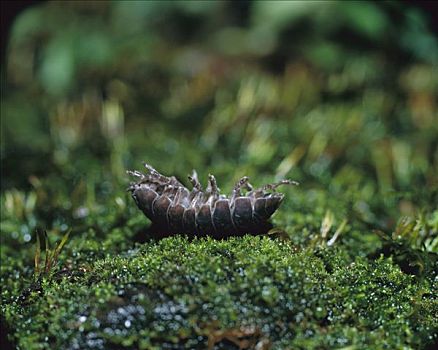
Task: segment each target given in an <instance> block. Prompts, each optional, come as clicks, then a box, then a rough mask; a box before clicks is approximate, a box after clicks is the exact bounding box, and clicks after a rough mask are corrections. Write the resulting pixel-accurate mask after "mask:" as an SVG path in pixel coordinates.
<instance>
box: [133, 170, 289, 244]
mask: <svg viewBox="0 0 438 350" xmlns="http://www.w3.org/2000/svg"><path fill="white" fill-rule="evenodd" d="M145 167H146V169H147V170H148V173H147V174H143V173H141V172H139V171H128V174H130V175H132V176H135V177H136V178H138V181H137V182H134V183H131V185H130V187H129V188H128V190H129V191H131V194H132V197H133V198H134V200H135V202H136V203H137V206H138V207H139V209H141V210H142V211H143V213H144V214H145V215H146V216H147V217H148V218H149V219H150V220H151V221H152V223H153V224H155V226H156V227H158V228H160V229H161V230H162V232H165V233H167V234H173V233H185V234H189V235H192V236H193V235H194V236H204V235H211V236H213V237H216V238H223V237H227V236H231V235H241V234H244V233H260V232H262V231H263V230H264V229H265V228H266V227H267V226H268V225H269V224H268V220H269V218H270V217H271V215H272V214H273V213H274V212H275V211H276V210H277V209H278V207H279V206H280V204H281V202H282V200H283V197H284V195H283V194H282V193H279V192H276V189H277V187H278V186H280V185H285V184H297V183H296V182H294V181H290V180H282V181H280V182H278V183H273V184H268V185H265V186H263V187H261V188H258V189H253V188H252V186H251V185H250V183H249V181H248V177H243V178H241V179H240V180H239V181H238V182H237V183H236V185H235V186H234V189H233V192H232V194H231V196H230V198H228V197H227V196H224V195H221V194H220V193H219V189H218V187H217V184H216V179H215V177H214V176H213V175H209V180H208V186H207V188H206V189H205V190H203V189H202V186H201V184H200V182H199V180H198V176H197V174H196V171H193V173H192V175H191V176H189V180H190V182H191V183H192V184H193V189H192V190H191V191H190V190H188V189H187V188H186V187H184V185H183V184H182V183H180V182H179V181H178V180H177V179H176V178H175V177H174V176H171V177H167V176H164V175H162V174H160V173H159V172H158V171H156V170H155V169H154V168H153V167H151V166H150V165H148V164H145ZM242 189H246V190H247V191H248V192H247V193H246V194H245V195H243V194H242Z"/></svg>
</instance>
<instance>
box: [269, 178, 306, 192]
mask: <svg viewBox="0 0 438 350" xmlns="http://www.w3.org/2000/svg"><path fill="white" fill-rule="evenodd" d="M281 185H295V186H297V185H298V182H296V181H292V180H281V181H279V182H275V183H273V184H266V185H264V186H263V187H262V189H263V191H275V190H276V189H277V187H278V186H281Z"/></svg>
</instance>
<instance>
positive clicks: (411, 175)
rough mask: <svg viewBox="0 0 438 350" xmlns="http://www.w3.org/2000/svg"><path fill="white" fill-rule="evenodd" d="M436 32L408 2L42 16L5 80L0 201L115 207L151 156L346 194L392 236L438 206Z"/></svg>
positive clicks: (230, 176) (172, 169)
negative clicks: (5, 197) (18, 195)
mask: <svg viewBox="0 0 438 350" xmlns="http://www.w3.org/2000/svg"><path fill="white" fill-rule="evenodd" d="M429 24H430V23H428V17H427V14H426V13H425V12H424V11H421V9H419V8H415V7H412V6H408V4H406V3H400V2H329V1H323V2H312V1H310V2H308V1H292V2H286V1H279V2H246V1H243V2H231V1H229V2H227V1H226V2H207V1H205V2H201V1H199V2H165V1H163V2H161V1H157V2H154V1H148V2H135V1H128V2H124V1H121V2H102V1H90V2H89V1H87V2H82V1H74V2H48V3H39V4H35V5H33V6H31V7H29V8H27V9H26V10H25V11H23V12H22V13H20V15H19V16H18V18H17V19H16V21H15V22H14V23H13V26H12V28H11V32H10V38H9V42H8V47H7V56H6V65H5V67H3V70H4V74H3V79H4V81H3V83H4V84H3V86H4V88H3V91H2V93H3V96H2V120H1V123H2V125H1V126H2V128H1V162H2V182H1V189H2V193H3V192H4V191H10V190H11V189H19V190H24V191H29V190H33V191H35V190H37V188H38V186H42V187H44V183H46V184H50V186H47V187H50V188H51V190H53V194H51V195H49V196H46V197H48V198H45V199H44V198H42V196H39V197H38V198H37V201H38V203H37V207H40V208H41V207H44V205H45V204H46V205H47V206H48V207H49V208H51V209H54V208H56V207H59V206H61V207H64V208H63V209H66V210H67V212H74V210H76V209H78V208H79V207H81V206H83V205H84V203H85V198H86V196H87V195H86V194H85V192H86V191H87V190H81V189H80V188H78V187H81V186H84V183H87V184H88V185H87V186H88V191H92V192H93V193H94V194H95V196H96V197H97V198H96V200H97V201H101V199H102V200H103V201H104V200H105V195H106V194H107V193H109V192H113V193H119V192H122V191H123V189H124V188H123V186H124V185H121V184H125V183H126V182H127V180H126V179H125V172H124V171H125V169H131V168H138V167H140V166H141V165H140V161H141V160H145V161H147V162H149V163H151V164H153V165H154V166H155V167H156V168H157V169H158V170H160V171H162V172H164V173H165V174H175V175H177V176H178V177H179V178H182V179H185V176H186V174H187V173H189V172H190V171H191V169H192V168H198V171H200V173H201V176H203V177H204V178H205V176H206V174H207V173H208V172H211V173H214V174H215V175H216V176H217V177H218V180H219V182H220V184H222V186H223V188H222V189H223V191H225V192H227V191H229V189H230V186H231V183H232V182H233V181H235V180H236V179H237V178H238V177H239V176H242V175H244V174H246V175H248V176H250V177H251V178H252V179H253V182H255V183H256V184H261V183H262V182H263V181H264V180H265V178H268V179H270V180H272V179H273V178H274V177H275V178H282V177H290V178H293V179H296V180H298V181H300V182H301V183H302V187H301V188H300V191H307V190H311V189H323V190H324V191H329V193H331V194H332V195H333V196H338V195H340V194H342V195H345V193H346V192H348V191H351V192H352V193H353V192H354V194H352V195H353V196H355V199H354V201H355V203H356V207H357V208H356V209H357V211H358V212H359V214H360V215H361V216H362V217H364V218H365V219H366V220H368V221H371V222H372V223H373V224H377V226H379V227H383V228H387V227H391V225H393V223H394V222H393V221H394V220H395V219H397V218H398V216H399V215H405V214H406V215H411V214H414V213H415V212H417V211H418V210H420V209H421V208H424V207H428V206H431V205H433V204H434V203H435V204H436V203H437V182H438V180H437V179H438V177H437V176H436V172H437V163H438V152H437V146H438V137H437V136H438V123H437V115H438V113H437V99H436V97H437V95H438V93H437V92H438V72H437V61H438V44H437V38H436V35H434V33H433V32H431V31H430V30H429V29H428V28H429ZM90 183H91V184H90ZM87 186H85V187H87ZM58 187H59V188H58ZM60 193H65V194H67V195H68V197H69V198H70V199H71V203H65V201H64V202H62V201H61V202H62V203H57V202H56V198H53V197H56V196H57V195H60ZM43 197H44V196H43ZM88 200H89V201H90V199H88ZM45 201H46V202H47V201H51V203H46V202H45ZM91 201H92V200H91ZM49 211H50V210H49ZM46 214H47V215H43V216H42V217H41V218H42V219H44V220H46V223H45V225H46V226H52V225H55V222H54V220H53V218H48V217H47V216H50V213H46ZM52 214H53V211H52ZM66 218H67V217H66V216H65V215H64V216H62V217H61V218H59V220H61V221H63V220H64V221H65V220H67V219H66ZM67 221H68V220H67Z"/></svg>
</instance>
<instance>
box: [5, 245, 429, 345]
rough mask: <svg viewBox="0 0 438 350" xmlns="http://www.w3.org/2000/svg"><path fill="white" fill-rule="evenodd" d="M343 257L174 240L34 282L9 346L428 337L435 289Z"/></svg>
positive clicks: (381, 262) (388, 268)
mask: <svg viewBox="0 0 438 350" xmlns="http://www.w3.org/2000/svg"><path fill="white" fill-rule="evenodd" d="M349 260H350V259H349V258H348V257H347V255H346V254H345V252H344V251H343V250H342V249H336V250H333V249H331V248H320V249H319V250H318V251H317V252H315V251H313V250H311V249H304V250H301V251H298V250H297V249H296V247H295V246H294V245H292V244H291V243H287V242H281V241H278V240H272V239H269V238H265V237H252V236H245V237H242V238H231V239H229V240H227V241H215V240H212V239H196V240H193V241H190V240H188V239H187V238H184V237H181V236H177V237H172V238H167V239H163V240H161V241H159V242H151V243H147V244H144V245H142V246H138V247H137V248H136V249H134V250H132V251H130V252H128V253H127V254H122V255H121V256H115V257H112V256H107V257H105V258H102V259H97V260H96V261H94V262H93V263H91V264H89V265H88V267H87V269H86V270H85V269H84V270H83V272H82V273H81V274H80V275H79V274H78V273H77V272H76V273H75V272H70V273H68V274H67V276H64V277H63V276H60V277H59V279H57V280H51V281H42V285H41V288H42V291H43V292H42V295H38V296H36V295H29V296H28V297H27V298H26V300H25V301H12V302H10V303H8V304H7V306H5V308H4V311H5V316H6V320H7V322H8V323H10V324H17V329H16V331H15V334H16V336H15V341H16V343H17V344H18V345H19V346H20V347H21V348H28V349H39V348H45V347H49V346H51V347H55V348H84V347H93V346H95V347H96V348H102V349H103V348H112V347H117V348H131V347H135V348H137V347H143V348H157V349H159V348H163V347H166V348H178V347H180V346H182V344H184V346H185V347H187V348H199V349H202V348H205V347H206V346H207V345H206V344H207V342H208V339H209V337H211V334H212V332H213V331H220V330H222V331H224V330H231V329H241V328H242V327H247V328H248V329H249V328H250V329H256V330H257V332H255V331H254V332H253V333H250V336H249V338H251V337H253V338H254V340H256V341H261V340H262V339H269V341H270V342H271V343H272V345H273V346H274V347H293V348H306V349H307V348H321V347H325V348H333V347H345V346H355V348H367V347H374V346H376V344H381V345H380V346H381V347H382V348H384V347H389V348H399V347H407V348H418V347H422V346H424V345H425V344H427V343H428V342H431V341H432V339H429V337H430V336H433V332H436V326H437V324H436V319H434V316H433V310H436V308H437V301H436V299H434V298H432V297H431V296H432V295H435V294H436V286H431V285H429V284H428V283H426V282H419V281H417V280H416V279H415V277H414V276H408V275H405V274H403V273H402V272H401V271H400V269H399V268H398V266H397V265H395V264H394V263H393V262H392V261H391V259H385V258H380V259H378V260H376V261H374V262H369V261H367V260H366V259H363V258H357V259H354V260H353V261H349ZM327 266H329V268H328V267H327ZM10 278H12V277H10ZM5 282H6V283H8V282H9V280H6V281H5ZM8 285H10V284H8ZM4 297H5V298H7V295H5V296H4ZM23 303H24V304H25V306H23V305H24V304H23ZM419 321H420V322H419ZM42 330H44V331H43V332H42ZM435 336H436V333H435ZM382 339H385V342H386V343H382ZM220 340H221V339H218V340H217V341H218V343H217V346H218V347H220V346H227V345H226V344H227V342H226V341H224V340H222V341H220ZM99 344H100V345H99ZM228 346H231V345H230V344H229V345H228Z"/></svg>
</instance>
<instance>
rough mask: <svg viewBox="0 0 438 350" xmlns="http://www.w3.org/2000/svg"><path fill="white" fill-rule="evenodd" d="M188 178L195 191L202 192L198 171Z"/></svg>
mask: <svg viewBox="0 0 438 350" xmlns="http://www.w3.org/2000/svg"><path fill="white" fill-rule="evenodd" d="M188 178H189V181H190V182H191V183H192V185H193V188H194V189H197V190H198V191H202V186H201V183H200V182H199V180H198V173H197V172H196V170H194V169H193V172H192V175H189V176H188Z"/></svg>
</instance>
